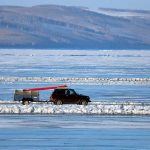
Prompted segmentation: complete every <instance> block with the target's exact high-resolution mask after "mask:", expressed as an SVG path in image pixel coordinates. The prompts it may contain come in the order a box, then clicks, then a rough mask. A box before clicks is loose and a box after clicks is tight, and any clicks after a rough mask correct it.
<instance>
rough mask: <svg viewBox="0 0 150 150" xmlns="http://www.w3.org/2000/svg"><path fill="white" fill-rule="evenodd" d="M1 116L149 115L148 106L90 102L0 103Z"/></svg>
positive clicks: (149, 107)
mask: <svg viewBox="0 0 150 150" xmlns="http://www.w3.org/2000/svg"><path fill="white" fill-rule="evenodd" d="M0 113H1V114H100V115H102V114H103V115H105V114H107V115H150V104H147V103H146V104H144V103H134V102H128V103H127V102H124V103H118V102H92V103H90V104H89V105H88V106H82V105H53V104H42V103H39V104H38V103H34V104H30V105H28V106H24V105H22V104H18V103H16V104H15V102H13V103H12V104H11V102H8V103H4V101H1V103H0Z"/></svg>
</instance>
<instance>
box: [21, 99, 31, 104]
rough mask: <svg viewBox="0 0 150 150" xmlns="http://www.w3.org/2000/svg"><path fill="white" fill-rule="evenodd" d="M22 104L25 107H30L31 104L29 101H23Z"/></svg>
mask: <svg viewBox="0 0 150 150" xmlns="http://www.w3.org/2000/svg"><path fill="white" fill-rule="evenodd" d="M22 104H23V105H29V104H30V102H29V101H28V100H24V101H22Z"/></svg>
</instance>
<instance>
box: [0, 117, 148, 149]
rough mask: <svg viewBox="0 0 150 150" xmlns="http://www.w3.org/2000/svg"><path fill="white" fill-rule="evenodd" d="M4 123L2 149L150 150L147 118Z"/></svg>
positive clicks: (14, 120) (10, 119)
mask: <svg viewBox="0 0 150 150" xmlns="http://www.w3.org/2000/svg"><path fill="white" fill-rule="evenodd" d="M0 121H1V123H0V149H7V150H20V149H25V150H26V149H28V150H30V149H31V150H40V149H44V150H49V149H51V150H60V149H61V150H70V149H72V150H77V149H78V150H99V149H102V150H135V149H136V150H149V149H150V143H149V141H150V118H149V117H146V116H132V117H131V116H130V117H129V116H128V117H127V116H115V117H114V116H98V115H4V116H3V115H0Z"/></svg>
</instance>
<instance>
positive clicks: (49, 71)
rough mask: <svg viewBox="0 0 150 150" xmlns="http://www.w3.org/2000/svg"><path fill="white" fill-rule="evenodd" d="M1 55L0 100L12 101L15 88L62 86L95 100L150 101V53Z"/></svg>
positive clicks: (23, 52)
mask: <svg viewBox="0 0 150 150" xmlns="http://www.w3.org/2000/svg"><path fill="white" fill-rule="evenodd" d="M0 56H1V58H0V100H12V99H13V93H14V90H15V89H22V88H30V87H43V86H51V85H61V84H63V85H64V84H67V85H68V86H70V87H71V88H75V89H76V90H77V92H79V93H82V94H85V95H86V94H87V93H88V95H89V96H90V97H91V99H92V100H94V101H97V100H98V101H99V100H103V101H104V100H106V101H110V100H113V101H114V100H117V101H149V100H150V94H149V93H150V51H144V50H141V51H137V50H134V51H129V50H116V51H113V50H109V51H107V50H89V51H84V50H82V51H81V50H72V51H71V50H70V51H69V50H26V49H24V50H0ZM109 79H113V81H110V80H109ZM148 79H149V81H148ZM50 93H51V91H45V92H41V99H44V100H45V99H48V98H49V95H50Z"/></svg>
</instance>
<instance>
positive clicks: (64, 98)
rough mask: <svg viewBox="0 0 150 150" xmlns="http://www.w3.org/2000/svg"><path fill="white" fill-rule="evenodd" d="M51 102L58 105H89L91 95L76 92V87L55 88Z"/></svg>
mask: <svg viewBox="0 0 150 150" xmlns="http://www.w3.org/2000/svg"><path fill="white" fill-rule="evenodd" d="M50 102H53V103H54V104H56V105H62V104H79V105H87V104H88V102H91V101H90V98H89V96H86V95H81V94H78V93H76V92H75V90H74V89H66V88H65V89H55V90H54V92H53V93H52V95H51V97H50Z"/></svg>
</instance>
